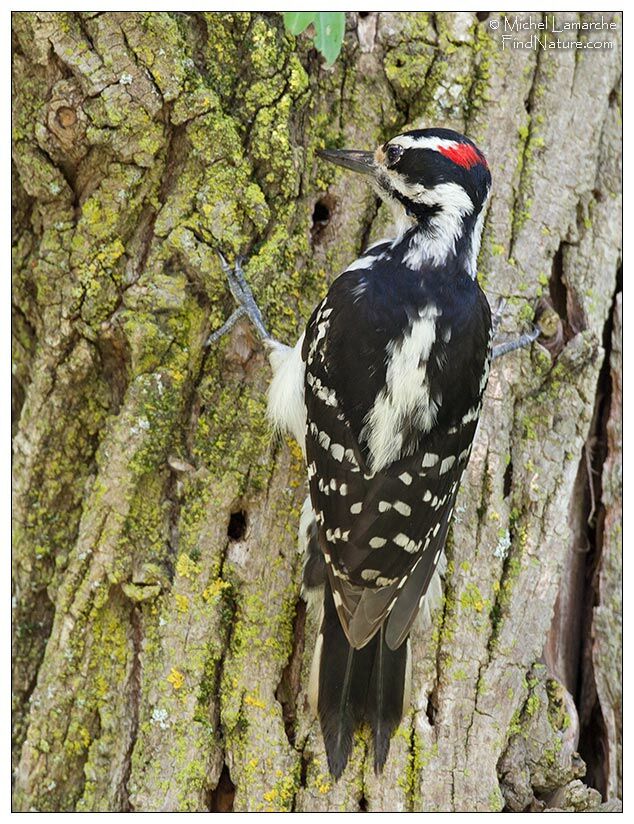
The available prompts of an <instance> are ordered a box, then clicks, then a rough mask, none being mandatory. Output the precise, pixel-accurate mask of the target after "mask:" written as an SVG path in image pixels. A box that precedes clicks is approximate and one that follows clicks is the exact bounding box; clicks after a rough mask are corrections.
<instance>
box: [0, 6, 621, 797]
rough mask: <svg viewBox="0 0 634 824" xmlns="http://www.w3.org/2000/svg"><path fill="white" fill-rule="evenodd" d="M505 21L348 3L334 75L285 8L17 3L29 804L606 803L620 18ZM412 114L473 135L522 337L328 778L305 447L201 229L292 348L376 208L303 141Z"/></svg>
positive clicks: (341, 140)
mask: <svg viewBox="0 0 634 824" xmlns="http://www.w3.org/2000/svg"><path fill="white" fill-rule="evenodd" d="M533 17H534V18H535V17H537V16H536V15H533ZM480 18H483V19H480ZM498 19H499V18H498V17H497V16H494V15H491V16H489V17H487V16H486V15H484V14H480V15H478V16H476V15H475V14H472V13H439V14H429V15H428V14H423V13H418V14H404V13H399V14H396V13H395V14H388V13H380V14H377V13H367V14H356V13H350V14H348V16H347V33H346V39H345V43H344V49H343V53H342V55H341V56H340V58H339V59H338V60H337V62H336V63H335V65H334V67H333V68H332V69H325V68H324V67H323V65H322V61H321V59H320V57H319V56H318V55H317V53H316V52H315V51H314V50H313V48H312V41H311V40H310V38H309V37H307V36H300V37H298V38H297V40H295V38H293V37H291V36H290V35H286V34H285V33H284V30H283V24H282V19H281V15H279V14H274V13H270V14H259V13H253V14H251V13H237V12H236V13H228V14H222V13H209V14H202V13H127V12H126V13H121V12H119V13H114V12H113V13H17V14H14V15H13V29H14V41H13V44H14V74H13V82H14V114H13V128H14V132H13V137H14V152H13V158H14V168H13V201H14V264H13V267H14V268H13V293H14V316H13V333H14V348H13V354H14V367H13V383H14V411H15V430H14V432H15V437H14V464H13V468H14V494H13V508H14V509H13V511H14V549H13V575H14V592H15V597H14V613H13V626H14V675H13V686H14V699H13V700H14V703H13V707H14V750H13V752H14V785H15V786H14V806H15V808H16V809H19V810H31V809H37V810H223V809H234V810H291V809H293V810H359V809H368V810H501V809H502V808H503V807H505V806H506V808H507V809H514V810H517V809H543V808H545V807H557V808H565V809H587V808H591V807H597V806H598V805H599V804H600V803H601V796H603V801H604V802H608V806H609V805H610V804H612V806H614V804H613V802H614V800H615V799H617V798H619V797H620V795H621V751H620V707H621V691H620V690H621V685H620V672H621V669H620V641H619V639H620V635H619V634H618V633H619V632H620V629H619V627H620V605H621V589H620V521H619V507H620V486H619V482H620V474H619V468H620V423H619V420H620V419H619V410H620V407H619V401H618V398H619V394H618V393H619V391H620V390H619V387H620V383H619V380H620V360H619V357H620V355H619V351H620V350H619V330H620V326H619V324H620V297H619V298H618V299H617V297H616V294H617V292H618V291H619V290H620V288H621V287H620V281H619V277H618V271H619V266H620V242H621V189H620V185H621V177H620V157H621V143H620V140H621V126H620V74H621V56H620V26H621V18H620V15H615V16H614V20H615V21H616V22H617V24H618V28H617V31H616V32H613V31H608V32H605V31H604V32H598V33H596V36H595V35H593V39H595V40H599V39H603V40H606V41H607V40H611V41H613V48H610V49H608V48H606V49H603V50H600V51H598V50H597V51H577V52H575V51H573V50H570V49H559V50H553V51H545V52H542V51H541V50H534V49H502V46H501V40H500V31H499V30H497V31H496V30H495V29H494V28H492V27H491V21H493V20H495V21H497V20H498ZM560 19H561V21H566V20H567V21H579V20H584V19H590V18H585V17H584V16H583V15H582V16H579V15H574V14H572V15H560ZM608 19H610V20H611V19H612V17H609V18H608ZM529 36H530V33H528V32H526V33H521V34H518V35H517V39H518V40H522V41H526V40H527V39H528V37H529ZM560 37H563V38H564V39H566V38H568V39H577V38H578V33H577V34H574V33H572V34H571V33H568V34H564V35H560ZM428 125H442V126H446V127H450V128H455V129H457V130H458V131H464V132H466V133H468V134H469V135H470V136H472V137H473V138H474V139H475V140H476V141H477V142H478V143H479V145H481V147H482V148H483V149H484V151H485V153H486V155H487V157H488V158H489V161H490V165H491V168H492V173H493V178H494V191H493V197H492V202H491V207H490V210H489V213H488V218H487V223H486V229H485V233H484V240H483V247H482V253H481V256H480V260H479V271H480V278H481V282H482V284H483V288H485V290H486V292H487V295H488V296H489V300H490V302H491V303H492V305H494V306H495V305H496V304H497V302H498V300H499V299H500V298H502V297H503V298H506V300H507V305H506V310H505V315H504V321H503V332H504V334H508V335H514V334H517V332H518V331H520V330H521V329H524V328H526V327H527V325H528V324H529V323H530V322H531V321H532V319H533V317H534V316H535V312H536V310H537V311H538V314H540V315H541V320H542V328H543V330H544V335H543V336H542V338H541V339H540V342H539V343H538V344H535V345H534V346H533V347H531V349H530V350H528V349H527V350H523V351H521V352H518V353H515V354H512V355H509V356H507V357H505V358H503V359H502V360H500V361H498V362H496V363H495V365H494V367H493V370H492V373H491V378H490V381H489V387H488V390H487V395H486V402H485V406H484V412H483V416H482V421H481V425H480V428H479V432H478V435H477V441H476V443H475V445H474V450H473V455H472V458H471V461H470V465H469V468H468V471H467V474H466V476H465V480H464V483H463V488H462V490H461V492H460V499H459V502H458V506H457V509H456V517H455V520H454V523H453V528H452V533H451V535H450V540H449V542H448V547H447V554H448V559H449V564H448V570H447V574H446V578H445V582H444V600H443V603H442V605H441V607H440V608H439V609H438V611H437V612H436V614H435V617H434V624H433V631H432V632H429V631H427V632H424V631H422V630H417V631H415V633H414V637H413V648H414V651H415V653H414V667H413V690H412V696H413V707H412V709H411V711H409V712H408V713H407V715H406V716H405V717H404V719H403V722H402V724H401V726H400V728H399V730H398V732H397V734H396V735H395V738H394V739H393V742H392V746H391V751H390V756H389V759H388V763H387V766H386V769H385V772H384V774H383V775H382V776H378V777H377V776H375V775H374V773H373V770H372V758H371V756H370V757H368V748H369V743H368V740H369V739H368V736H367V734H366V732H365V731H363V730H361V731H360V732H359V734H358V736H357V742H356V745H355V749H354V754H353V757H352V759H351V763H350V765H349V766H348V768H347V770H346V772H345V773H344V776H343V777H342V779H341V780H340V781H339V782H337V783H335V782H333V780H332V779H331V777H330V776H329V775H328V771H327V767H326V762H325V756H324V752H323V745H322V741H321V736H320V733H319V730H318V725H317V724H316V723H315V721H314V719H313V718H312V717H311V716H310V713H309V711H308V709H307V706H306V698H305V685H306V683H307V673H308V669H309V667H310V660H311V655H312V648H313V642H314V637H315V632H316V626H315V616H314V615H312V614H310V613H309V614H308V615H307V614H306V610H305V608H304V605H303V602H302V601H301V599H300V596H299V589H300V578H301V565H302V559H301V557H300V555H299V554H298V551H297V542H296V529H297V523H298V517H299V510H300V507H301V503H302V500H303V497H304V496H305V494H306V487H305V480H304V468H303V466H302V458H301V452H300V449H299V447H298V446H297V444H295V443H293V442H291V441H290V440H289V441H288V442H286V443H279V442H276V441H275V440H272V439H271V437H270V434H269V432H268V429H267V424H266V420H265V390H266V385H267V380H268V376H269V372H268V366H267V364H266V359H265V356H264V353H263V351H262V348H261V346H260V345H259V344H258V342H257V339H256V338H255V337H254V335H253V333H252V330H251V329H250V327H249V325H248V324H247V323H240V324H238V325H237V326H236V327H235V328H234V330H233V331H232V332H231V334H230V335H228V336H227V337H226V338H224V339H222V340H221V341H220V342H218V343H217V344H214V345H213V346H212V347H206V345H205V342H206V340H207V338H208V336H209V334H210V333H211V332H212V331H213V330H214V329H216V328H218V327H219V326H220V325H221V324H222V323H223V322H224V320H225V319H226V318H227V317H228V315H229V314H230V312H231V311H232V309H233V308H234V307H233V304H232V299H231V296H230V294H229V292H228V289H227V285H226V282H225V280H224V277H223V274H222V271H221V268H220V265H219V260H218V257H217V254H216V252H217V251H218V250H222V252H223V253H224V254H225V255H226V256H227V257H229V258H233V257H234V256H235V255H237V254H246V255H247V263H246V274H247V277H248V279H249V281H250V283H251V284H252V286H253V289H254V292H255V295H256V298H257V299H258V301H259V303H260V306H261V307H262V309H263V312H264V316H265V318H266V320H267V323H268V325H269V328H270V329H271V331H272V333H273V334H274V335H275V336H276V337H277V338H278V339H280V340H283V341H285V342H292V341H294V340H295V339H296V338H297V336H298V335H299V334H300V332H301V329H302V327H303V324H305V322H306V320H307V318H308V317H309V314H310V312H311V310H312V308H313V306H314V305H315V303H316V302H317V301H318V299H319V298H320V297H321V296H323V294H324V293H325V291H326V289H327V288H328V285H329V283H331V282H332V280H333V278H334V277H335V276H336V274H337V273H338V272H339V271H341V270H342V268H343V267H344V266H345V265H346V264H347V263H349V262H350V261H351V260H352V259H353V258H354V257H355V256H357V255H358V253H359V252H360V251H361V250H362V248H363V246H364V244H365V243H366V242H367V241H368V239H370V238H374V237H377V236H380V235H381V233H382V232H383V230H384V229H385V228H386V226H387V225H388V223H389V218H388V215H387V213H386V211H385V209H384V207H382V206H379V205H378V204H377V202H376V199H375V196H374V195H373V193H372V192H371V191H370V190H369V189H368V188H367V187H366V186H365V184H364V182H363V181H362V180H358V179H355V178H353V177H351V176H348V175H344V174H341V173H340V172H337V171H335V170H334V169H329V168H325V167H323V166H322V164H321V163H320V162H319V161H317V159H316V157H315V150H316V149H317V148H319V147H321V146H323V145H326V144H327V145H332V144H333V143H336V144H337V145H345V146H350V147H352V148H371V147H373V146H375V145H377V144H378V143H380V142H382V141H384V140H386V139H387V138H389V137H390V136H393V135H394V134H396V133H398V132H399V131H402V130H404V129H405V128H407V127H410V128H411V127H414V126H419V127H420V126H428ZM615 307H616V308H618V313H617V314H615ZM610 364H611V368H610ZM601 473H602V475H601ZM588 479H589V480H588ZM593 570H596V574H594V577H592V575H591V573H592V572H593ZM560 581H561V582H562V584H561V588H560ZM555 605H557V608H556V609H555ZM578 712H579V713H580V718H581V721H579V718H578ZM580 735H581V742H582V749H583V748H584V747H585V749H584V757H585V758H586V760H587V762H588V764H589V765H591V771H590V773H589V775H588V781H591V783H592V784H593V787H594V789H593V788H592V787H588V786H586V785H585V784H583V783H582V782H581V781H580V779H581V778H583V775H584V772H585V767H584V764H583V761H582V759H581V757H580V756H579V755H578V754H577V749H578V747H579V746H580V744H579V738H580ZM597 789H598V790H599V791H600V792H597Z"/></svg>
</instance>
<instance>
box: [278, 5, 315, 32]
mask: <svg viewBox="0 0 634 824" xmlns="http://www.w3.org/2000/svg"><path fill="white" fill-rule="evenodd" d="M283 15H284V26H285V27H286V31H288V32H290V33H291V34H294V35H298V34H301V33H302V32H303V31H304V29H307V28H308V26H310V24H311V23H312V22H313V21H314V19H315V17H316V15H317V12H315V11H285V12H283Z"/></svg>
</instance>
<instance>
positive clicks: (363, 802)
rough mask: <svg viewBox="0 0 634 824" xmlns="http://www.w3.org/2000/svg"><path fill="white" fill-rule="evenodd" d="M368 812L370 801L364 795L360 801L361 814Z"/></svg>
mask: <svg viewBox="0 0 634 824" xmlns="http://www.w3.org/2000/svg"><path fill="white" fill-rule="evenodd" d="M367 811H368V799H367V798H366V797H365V795H362V796H361V798H360V799H359V812H360V813H367Z"/></svg>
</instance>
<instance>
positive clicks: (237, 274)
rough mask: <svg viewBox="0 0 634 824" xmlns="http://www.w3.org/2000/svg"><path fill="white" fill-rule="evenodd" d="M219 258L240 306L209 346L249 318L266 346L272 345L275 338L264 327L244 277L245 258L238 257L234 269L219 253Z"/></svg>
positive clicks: (214, 334) (217, 330)
mask: <svg viewBox="0 0 634 824" xmlns="http://www.w3.org/2000/svg"><path fill="white" fill-rule="evenodd" d="M218 257H219V258H220V265H221V266H222V271H223V272H224V273H225V277H226V278H227V283H228V284H229V289H230V290H231V294H232V295H233V298H234V300H235V302H236V303H237V304H238V308H237V309H236V310H235V311H234V312H233V313H232V314H231V315H230V316H229V318H228V319H227V320H226V321H225V322H224V323H223V324H222V326H221V327H220V328H219V329H216V331H215V332H212V333H211V335H210V336H209V338H208V339H207V346H210V345H211V344H212V343H215V342H216V341H217V340H219V339H220V338H221V337H222V336H223V335H225V334H226V333H227V332H228V331H229V330H230V329H232V328H233V327H234V326H235V324H236V323H237V322H238V321H239V320H240V318H244V317H246V318H249V320H250V321H251V323H252V324H253V326H254V327H255V330H256V332H257V333H258V335H259V336H260V338H261V339H262V341H263V342H264V343H265V344H269V345H270V344H272V343H273V338H272V337H271V336H270V335H269V333H268V331H267V329H266V326H265V325H264V320H263V318H262V312H261V311H260V307H259V306H258V305H257V303H256V302H255V298H254V297H253V292H252V291H251V287H250V286H249V284H248V283H247V279H246V278H245V276H244V271H243V269H242V260H243V258H241V257H237V258H236V263H235V266H234V268H233V269H232V268H231V266H230V265H229V264H228V263H227V260H226V259H225V257H224V255H222V254H221V253H220V252H218Z"/></svg>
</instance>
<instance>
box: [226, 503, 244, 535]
mask: <svg viewBox="0 0 634 824" xmlns="http://www.w3.org/2000/svg"><path fill="white" fill-rule="evenodd" d="M246 531H247V513H246V512H244V510H242V509H240V510H239V511H238V512H232V513H231V517H230V518H229V526H228V527H227V535H228V536H229V538H231V540H232V541H239V540H240V539H241V538H244V533H245V532H246Z"/></svg>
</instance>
